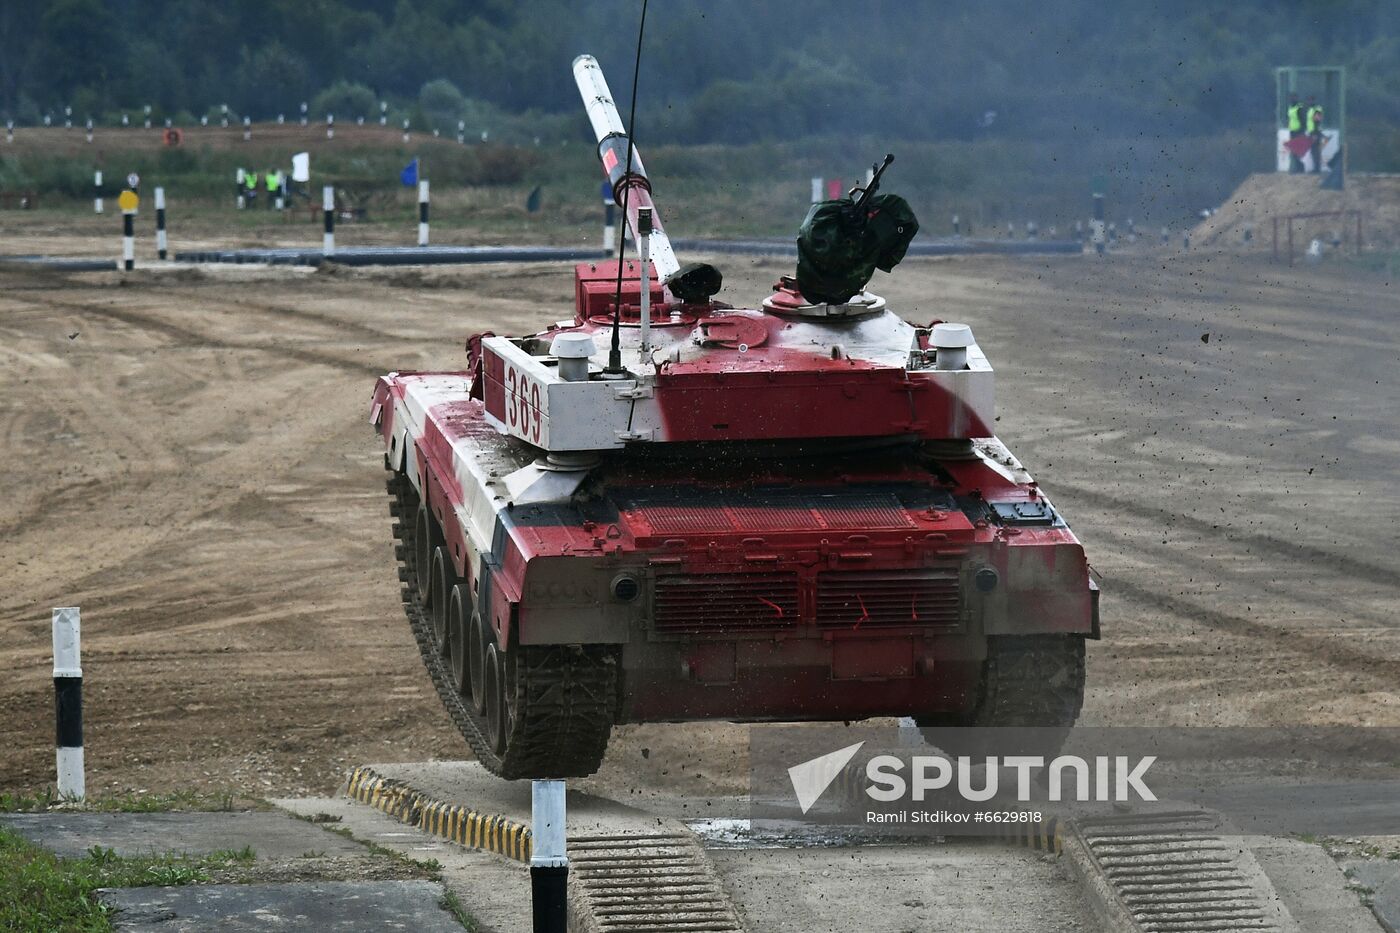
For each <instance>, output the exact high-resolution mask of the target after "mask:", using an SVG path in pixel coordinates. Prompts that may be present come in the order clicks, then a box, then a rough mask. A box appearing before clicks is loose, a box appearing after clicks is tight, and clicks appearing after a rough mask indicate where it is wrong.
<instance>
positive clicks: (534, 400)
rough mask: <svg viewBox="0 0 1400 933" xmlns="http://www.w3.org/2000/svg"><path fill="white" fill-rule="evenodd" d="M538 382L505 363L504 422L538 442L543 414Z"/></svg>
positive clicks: (527, 437)
mask: <svg viewBox="0 0 1400 933" xmlns="http://www.w3.org/2000/svg"><path fill="white" fill-rule="evenodd" d="M541 397H542V393H541V390H540V384H539V383H538V382H536V381H535V380H534V379H531V378H530V377H529V376H527V375H525V373H523V372H521V371H520V370H518V369H516V368H515V367H514V366H512V365H511V364H510V363H506V423H507V424H509V425H510V428H511V430H513V431H516V432H518V433H519V434H520V436H521V437H523V438H526V439H527V440H531V441H534V442H535V443H536V444H538V443H539V442H540V434H541V431H542V429H543V421H544V418H543V415H542V413H541V411H540V401H541Z"/></svg>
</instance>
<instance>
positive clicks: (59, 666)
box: [53, 606, 87, 800]
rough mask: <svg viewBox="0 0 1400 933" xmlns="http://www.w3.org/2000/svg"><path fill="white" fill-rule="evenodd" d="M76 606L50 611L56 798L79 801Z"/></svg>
mask: <svg viewBox="0 0 1400 933" xmlns="http://www.w3.org/2000/svg"><path fill="white" fill-rule="evenodd" d="M80 629H81V625H80V620H79V613H78V607H77V606H66V607H64V608H62V609H55V610H54V611H53V698H54V721H55V725H56V728H55V734H56V743H55V744H56V745H57V748H58V753H57V766H58V796H60V797H64V798H68V799H72V800H82V799H83V798H84V797H86V796H87V791H86V787H85V786H84V780H83V667H82V657H81V650H80V636H81V631H80Z"/></svg>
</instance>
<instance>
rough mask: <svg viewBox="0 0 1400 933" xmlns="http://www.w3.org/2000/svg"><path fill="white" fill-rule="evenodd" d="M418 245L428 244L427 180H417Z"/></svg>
mask: <svg viewBox="0 0 1400 933" xmlns="http://www.w3.org/2000/svg"><path fill="white" fill-rule="evenodd" d="M418 245H419V246H427V245H428V182H427V179H423V180H421V181H419V182H418Z"/></svg>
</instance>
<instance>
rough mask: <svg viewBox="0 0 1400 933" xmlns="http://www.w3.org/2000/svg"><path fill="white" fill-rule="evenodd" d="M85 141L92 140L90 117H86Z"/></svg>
mask: <svg viewBox="0 0 1400 933" xmlns="http://www.w3.org/2000/svg"><path fill="white" fill-rule="evenodd" d="M87 141H88V142H92V117H88V118H87Z"/></svg>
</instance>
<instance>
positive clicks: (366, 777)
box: [345, 768, 533, 863]
mask: <svg viewBox="0 0 1400 933" xmlns="http://www.w3.org/2000/svg"><path fill="white" fill-rule="evenodd" d="M345 792H346V794H348V795H349V796H350V798H351V799H353V800H358V801H359V802H360V803H363V804H367V805H369V806H371V807H374V808H375V809H376V810H382V811H383V812H385V813H387V814H389V815H390V816H392V817H394V818H395V819H397V820H399V821H400V822H402V823H407V824H408V825H410V826H416V827H417V828H418V829H421V830H423V831H424V832H426V833H430V834H432V835H434V836H441V837H442V838H444V839H448V840H451V841H452V842H455V843H457V844H458V845H462V846H466V847H468V848H471V849H481V850H482V851H485V852H494V853H495V854H497V855H503V856H505V857H506V858H509V859H514V860H515V861H517V862H527V863H528V862H529V861H530V852H531V849H532V846H533V843H532V837H531V834H530V827H529V826H527V825H526V824H524V823H520V822H517V821H516V820H512V819H508V818H506V817H504V816H501V815H499V814H492V813H480V812H478V811H476V810H473V809H471V808H470V807H464V806H460V805H458V804H451V803H446V802H444V801H441V800H435V799H433V798H432V797H429V796H427V795H426V794H422V793H420V792H418V791H416V790H414V789H413V788H412V787H409V786H408V785H407V784H405V783H404V782H403V781H397V780H394V779H393V778H386V777H384V776H382V775H380V774H377V773H376V772H375V771H374V769H373V768H356V769H355V770H354V771H351V772H350V781H349V784H348V786H347V787H346V790H345Z"/></svg>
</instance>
